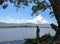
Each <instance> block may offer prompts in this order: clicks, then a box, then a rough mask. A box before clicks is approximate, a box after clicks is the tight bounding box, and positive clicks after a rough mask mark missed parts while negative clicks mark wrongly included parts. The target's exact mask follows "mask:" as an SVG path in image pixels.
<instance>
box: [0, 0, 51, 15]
mask: <svg viewBox="0 0 60 44" xmlns="http://www.w3.org/2000/svg"><path fill="white" fill-rule="evenodd" d="M7 2H10V3H11V4H14V6H15V7H17V8H20V7H21V6H22V5H24V6H29V4H30V3H34V4H35V5H33V7H32V11H33V12H32V15H33V14H36V13H38V11H40V10H41V11H45V10H46V9H47V8H49V9H50V10H51V9H52V8H51V5H50V3H49V2H46V0H42V1H41V0H0V5H2V7H3V9H6V8H7V7H8V3H7Z"/></svg>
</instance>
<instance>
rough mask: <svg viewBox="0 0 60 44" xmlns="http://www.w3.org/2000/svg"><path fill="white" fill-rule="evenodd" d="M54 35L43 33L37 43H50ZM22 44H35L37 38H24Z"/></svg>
mask: <svg viewBox="0 0 60 44" xmlns="http://www.w3.org/2000/svg"><path fill="white" fill-rule="evenodd" d="M53 38H54V36H51V35H50V34H45V35H43V36H42V37H40V38H39V44H50V42H51V41H52V39H53ZM25 40H26V41H25V43H24V44H37V39H36V38H30V39H29V38H28V39H25Z"/></svg>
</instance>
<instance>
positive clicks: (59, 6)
mask: <svg viewBox="0 0 60 44" xmlns="http://www.w3.org/2000/svg"><path fill="white" fill-rule="evenodd" d="M49 1H50V3H51V6H52V8H53V12H54V15H55V18H56V20H57V24H58V30H57V32H56V34H55V38H54V39H57V38H59V37H60V0H49Z"/></svg>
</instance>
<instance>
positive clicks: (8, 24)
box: [0, 22, 50, 27]
mask: <svg viewBox="0 0 60 44" xmlns="http://www.w3.org/2000/svg"><path fill="white" fill-rule="evenodd" d="M0 26H40V27H50V25H49V24H34V23H19V24H18V23H3V22H0Z"/></svg>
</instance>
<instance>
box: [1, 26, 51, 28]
mask: <svg viewBox="0 0 60 44" xmlns="http://www.w3.org/2000/svg"><path fill="white" fill-rule="evenodd" d="M0 28H36V26H0ZM39 28H51V27H40V26H39Z"/></svg>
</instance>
